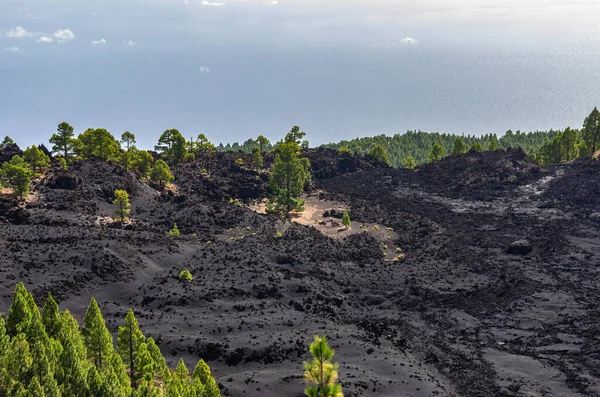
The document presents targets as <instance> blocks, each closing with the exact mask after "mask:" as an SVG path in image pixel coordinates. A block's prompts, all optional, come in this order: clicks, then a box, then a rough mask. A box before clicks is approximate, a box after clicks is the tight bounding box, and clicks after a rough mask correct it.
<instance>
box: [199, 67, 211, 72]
mask: <svg viewBox="0 0 600 397" xmlns="http://www.w3.org/2000/svg"><path fill="white" fill-rule="evenodd" d="M208 72H210V68H209V67H208V66H200V73H208Z"/></svg>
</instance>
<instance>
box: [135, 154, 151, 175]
mask: <svg viewBox="0 0 600 397" xmlns="http://www.w3.org/2000/svg"><path fill="white" fill-rule="evenodd" d="M133 165H134V167H135V168H136V169H137V171H138V172H139V173H140V174H141V175H143V176H146V175H148V173H149V172H150V170H152V167H153V165H154V157H152V155H151V154H150V152H148V151H146V150H139V151H137V152H136V153H135V156H134V158H133Z"/></svg>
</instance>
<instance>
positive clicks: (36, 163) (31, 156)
mask: <svg viewBox="0 0 600 397" xmlns="http://www.w3.org/2000/svg"><path fill="white" fill-rule="evenodd" d="M23 159H24V160H25V161H27V162H28V163H29V165H30V167H31V171H32V172H33V173H34V174H35V173H36V172H37V171H40V172H41V169H42V168H43V167H48V166H49V165H50V159H49V158H48V156H46V154H45V153H44V152H42V151H41V150H40V149H38V147H37V146H35V145H32V146H30V147H28V148H27V149H25V151H23Z"/></svg>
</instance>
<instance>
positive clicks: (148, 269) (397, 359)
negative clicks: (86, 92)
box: [0, 150, 600, 397]
mask: <svg viewBox="0 0 600 397" xmlns="http://www.w3.org/2000/svg"><path fill="white" fill-rule="evenodd" d="M236 156H237V155H235V156H234V155H233V154H227V153H224V154H219V155H218V157H217V158H216V159H215V160H214V161H215V163H214V164H212V165H210V167H209V169H210V176H207V175H203V174H202V168H205V167H206V165H205V164H196V163H192V164H186V165H184V166H182V167H178V168H175V169H174V174H175V176H176V180H175V187H176V189H175V190H174V192H171V193H160V192H157V191H155V190H154V189H152V188H150V187H148V186H147V185H146V184H144V183H143V181H141V180H139V179H138V178H137V177H135V176H134V175H132V174H130V173H128V172H126V171H124V170H122V169H121V168H120V167H119V166H117V165H113V164H108V163H105V162H102V161H98V160H94V161H90V162H82V163H78V164H76V165H74V166H72V167H71V168H70V170H69V171H60V170H58V169H54V170H52V171H50V172H48V173H47V174H46V175H45V176H44V177H43V178H42V179H41V180H39V181H37V182H36V183H35V184H34V186H33V189H32V193H33V194H32V195H31V196H30V198H29V199H28V204H27V206H26V208H24V209H23V208H20V209H19V208H16V207H15V203H14V202H13V201H11V200H10V199H9V198H3V199H2V201H0V218H2V219H3V222H2V224H1V226H0V312H2V313H6V311H7V310H8V304H9V303H10V298H11V291H12V289H13V288H14V285H15V284H16V283H17V282H18V281H24V282H25V283H26V286H27V287H28V289H29V290H31V291H33V293H34V296H35V297H36V299H39V300H42V299H44V298H45V296H46V295H47V294H48V293H49V292H50V293H52V294H53V295H54V296H55V297H56V298H57V299H58V300H59V301H60V305H61V307H63V308H64V307H69V308H70V309H71V311H72V312H73V314H74V315H75V316H76V317H77V318H79V319H80V320H81V318H82V317H83V315H84V312H85V307H86V306H87V303H88V302H89V299H90V297H92V296H94V297H96V299H97V300H98V302H99V303H100V305H101V308H102V310H103V312H104V314H105V318H106V319H107V324H108V326H109V328H110V329H111V331H113V332H115V331H116V329H117V326H118V325H119V324H120V322H121V321H122V318H123V317H124V315H125V313H126V311H127V310H128V309H129V308H130V307H132V308H133V309H134V310H135V312H136V315H137V317H138V319H139V322H140V325H141V327H142V328H143V329H144V331H145V332H146V334H148V335H151V336H153V337H155V339H157V341H158V342H159V343H160V347H161V349H162V351H163V353H164V354H165V356H172V357H173V360H175V358H178V357H181V356H183V357H185V358H187V360H186V361H188V362H192V361H195V360H197V359H198V358H204V359H205V360H207V361H208V363H209V365H210V367H211V369H212V370H213V374H214V375H215V377H216V378H217V380H218V382H219V383H220V385H221V387H222V393H223V395H230V396H241V395H245V396H257V397H258V396H262V397H265V396H266V397H271V396H273V397H275V396H282V395H286V396H298V397H299V396H302V390H303V380H302V377H301V373H302V361H303V360H306V359H307V358H308V353H307V348H308V344H309V343H310V341H311V340H312V336H313V335H314V334H327V335H328V336H329V337H330V339H331V344H332V346H333V347H334V348H335V349H336V359H337V361H339V363H340V379H341V381H342V382H343V385H344V391H345V395H346V396H349V397H352V396H359V395H362V396H390V397H392V396H423V397H425V396H444V397H446V396H450V395H456V396H522V395H539V396H584V395H585V396H589V395H599V393H600V373H598V368H600V366H599V365H598V364H599V359H600V356H599V353H598V351H600V349H599V346H598V342H597V341H596V338H595V336H596V334H597V332H596V330H597V329H598V326H599V325H600V324H599V323H598V315H597V307H596V306H597V302H598V300H599V298H600V295H599V294H600V293H599V292H598V291H600V288H598V287H599V286H600V279H599V275H598V272H597V269H596V266H595V264H596V263H600V250H599V249H598V248H599V245H600V243H599V241H600V231H599V229H598V224H599V222H600V216H598V215H597V213H596V212H594V211H595V209H596V208H598V207H597V206H596V201H593V200H596V198H593V199H592V198H588V196H587V195H586V193H585V192H586V191H587V189H588V188H589V189H595V187H593V183H596V182H597V181H598V178H600V171H599V169H598V167H597V163H574V164H570V165H564V166H560V167H557V168H552V169H545V168H541V167H539V166H536V165H535V164H532V163H531V162H529V161H528V159H527V157H526V156H525V155H524V154H523V153H522V152H520V151H508V152H504V151H497V152H492V153H470V154H467V155H463V156H453V157H450V158H447V159H445V160H443V161H441V162H439V163H436V164H433V165H428V166H424V167H421V168H419V169H417V171H415V172H410V171H407V170H402V169H400V170H395V169H389V168H385V167H381V166H379V165H377V164H371V163H368V162H362V161H358V162H357V163H355V164H346V165H344V166H340V164H339V163H338V160H337V158H336V156H335V152H333V151H326V150H317V151H313V152H311V153H309V156H310V157H311V161H312V163H313V165H314V167H313V174H314V176H315V186H314V188H315V189H316V190H315V192H317V191H319V189H320V197H322V198H324V199H329V200H331V201H335V202H339V203H341V204H343V203H348V205H349V209H350V215H351V217H352V220H353V222H354V223H353V226H352V227H353V228H358V227H360V225H361V223H365V224H366V223H368V224H376V225H380V227H381V228H382V230H386V229H385V228H392V229H393V231H394V232H395V233H394V236H395V237H394V240H393V243H394V245H395V246H397V247H401V248H402V250H403V252H404V254H405V260H404V261H402V262H389V261H386V260H385V258H384V256H383V253H382V249H381V244H382V242H381V241H378V240H376V239H375V238H374V237H373V236H372V235H370V234H369V233H358V234H353V235H349V236H348V237H345V238H331V237H327V236H325V235H323V234H321V233H320V232H319V231H318V230H317V229H315V228H312V227H310V226H303V225H299V224H296V223H291V224H290V223H287V224H285V223H282V222H281V221H280V220H278V219H276V218H273V217H270V216H267V215H261V214H258V213H255V212H253V211H252V210H250V209H249V208H247V207H245V206H242V207H239V206H236V205H232V204H229V198H230V197H232V198H234V199H239V200H241V201H249V200H251V199H254V198H260V197H262V196H263V195H264V194H265V192H266V180H267V179H266V175H264V174H263V173H259V172H255V171H251V170H248V169H246V168H244V167H239V166H237V165H235V159H236ZM590 186H591V187H590ZM566 187H571V188H566ZM116 188H125V189H127V190H128V191H129V193H130V195H131V201H132V216H133V218H134V220H135V222H134V223H133V224H132V225H129V226H127V227H126V228H124V229H121V228H120V227H118V226H117V225H115V224H114V223H113V222H112V221H111V220H110V217H111V216H112V213H113V211H114V209H113V206H112V204H111V202H112V192H113V191H114V189H116ZM575 200H579V201H575ZM579 202H581V203H584V204H581V205H580V204H579ZM174 222H177V224H178V225H179V228H180V230H181V231H182V233H184V236H183V237H181V238H179V239H172V238H169V237H168V230H169V229H170V228H171V226H172V224H173V223H174ZM278 231H279V232H281V233H282V238H276V237H275V234H276V232H278ZM524 239H526V240H528V243H529V244H530V249H531V252H527V251H528V250H529V249H528V248H527V244H521V245H520V246H517V247H516V248H515V247H513V248H512V251H511V250H509V247H510V246H511V243H513V242H515V241H519V240H524ZM508 251H511V252H512V253H508ZM515 253H521V254H522V255H515ZM183 268H187V269H190V270H191V272H192V273H193V274H194V280H193V281H192V282H190V283H186V284H182V283H180V282H179V281H178V279H177V275H178V273H179V271H180V270H181V269H183ZM192 359H193V360H192ZM169 364H170V365H174V362H173V361H172V362H169Z"/></svg>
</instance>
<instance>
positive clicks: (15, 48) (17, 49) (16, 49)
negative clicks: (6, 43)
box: [5, 47, 21, 52]
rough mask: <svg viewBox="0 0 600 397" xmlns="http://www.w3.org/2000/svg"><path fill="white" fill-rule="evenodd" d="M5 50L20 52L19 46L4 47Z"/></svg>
mask: <svg viewBox="0 0 600 397" xmlns="http://www.w3.org/2000/svg"><path fill="white" fill-rule="evenodd" d="M5 50H6V51H9V52H21V49H20V48H19V47H6V48H5Z"/></svg>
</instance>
